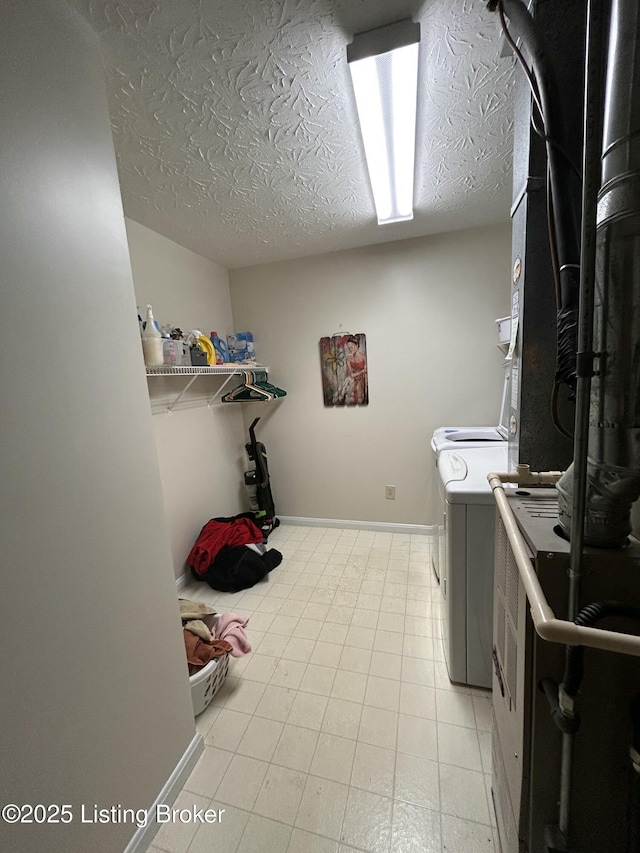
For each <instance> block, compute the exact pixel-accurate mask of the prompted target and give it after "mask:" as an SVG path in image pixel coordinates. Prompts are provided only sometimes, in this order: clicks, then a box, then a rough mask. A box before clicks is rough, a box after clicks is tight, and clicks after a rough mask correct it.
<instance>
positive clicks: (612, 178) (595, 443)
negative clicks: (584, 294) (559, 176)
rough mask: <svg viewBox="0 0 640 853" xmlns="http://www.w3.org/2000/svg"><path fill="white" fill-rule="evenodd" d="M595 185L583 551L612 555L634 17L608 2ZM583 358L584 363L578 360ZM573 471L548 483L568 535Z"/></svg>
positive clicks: (631, 208)
mask: <svg viewBox="0 0 640 853" xmlns="http://www.w3.org/2000/svg"><path fill="white" fill-rule="evenodd" d="M602 151H603V153H602V179H601V187H600V192H599V194H598V204H597V220H596V221H597V248H596V271H595V302H594V330H593V332H594V334H593V348H594V353H595V372H594V376H593V379H592V382H591V400H590V411H589V446H588V458H587V467H586V496H585V504H586V513H585V527H584V544H585V545H590V546H594V547H599V548H620V547H623V546H624V545H625V544H626V542H627V537H628V535H629V533H630V532H631V523H630V514H631V507H632V504H633V503H634V502H635V500H636V499H637V498H638V496H639V495H640V8H639V6H638V3H637V0H613V3H612V9H611V28H610V39H609V53H608V65H607V81H606V97H605V106H604V133H603V145H602ZM585 355H586V356H587V357H589V356H590V355H591V354H585ZM573 483H574V470H573V465H571V466H570V467H569V468H568V470H567V471H566V473H565V474H564V476H563V477H562V479H561V480H560V481H559V483H558V491H559V498H560V500H559V520H560V524H561V526H562V527H563V528H564V530H565V531H566V533H567V535H570V532H571V516H572V511H573Z"/></svg>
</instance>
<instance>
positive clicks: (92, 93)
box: [0, 0, 195, 853]
mask: <svg viewBox="0 0 640 853" xmlns="http://www.w3.org/2000/svg"><path fill="white" fill-rule="evenodd" d="M0 79H1V80H2V86H0V114H2V116H3V122H2V154H1V163H2V168H0V196H1V197H2V218H1V219H0V255H1V256H2V269H1V271H0V275H1V276H2V312H0V324H1V329H0V364H1V365H2V371H1V374H0V385H1V392H2V401H3V403H2V418H0V442H1V446H2V457H1V462H0V480H1V482H2V490H1V493H0V519H1V521H0V540H1V541H2V560H3V573H2V574H3V578H2V596H1V597H0V600H1V602H2V603H1V605H0V607H1V611H2V612H1V618H0V633H1V637H0V655H1V656H2V665H1V672H2V688H1V691H0V695H1V697H2V698H1V700H0V702H1V706H2V714H1V736H2V747H1V753H2V768H3V770H2V774H1V778H0V800H1V801H2V803H17V804H22V803H42V804H49V803H58V804H60V803H61V804H70V805H72V807H73V813H74V819H73V821H72V822H71V823H68V824H59V825H57V826H47V825H43V824H35V823H34V824H13V825H9V824H8V823H2V824H0V839H1V840H0V847H1V848H2V849H3V850H16V851H17V850H20V851H22V853H35V851H38V850H57V851H66V852H67V853H75V852H76V851H77V853H80V851H87V850H91V851H94V853H99V851H104V853H113V851H116V850H122V849H123V848H124V847H125V846H126V844H127V843H128V841H129V839H130V838H131V836H132V835H133V833H134V831H135V829H136V827H135V826H134V825H132V824H131V823H117V822H112V823H109V824H90V823H85V824H83V823H82V822H81V815H80V806H81V804H86V805H87V807H88V808H89V810H91V809H92V808H93V805H94V804H97V805H98V806H99V807H103V806H104V807H110V806H111V805H113V804H122V805H123V806H124V807H127V808H148V807H150V806H151V804H152V802H153V801H154V799H155V798H156V796H157V795H158V794H159V793H160V791H161V789H162V787H163V785H164V784H165V782H166V781H167V779H168V778H169V776H170V774H171V773H172V772H173V770H174V768H175V767H176V765H177V764H178V762H179V761H180V759H181V758H182V757H183V755H184V754H185V751H186V750H187V749H188V748H189V746H190V745H191V744H192V743H193V739H194V737H195V727H194V721H193V712H192V707H191V701H190V695H189V687H188V679H187V667H186V663H185V655H184V645H183V641H182V632H181V629H180V621H179V612H178V605H177V597H176V591H175V583H174V578H173V571H172V565H171V554H170V550H169V541H168V537H167V533H166V529H165V525H164V510H163V504H162V494H161V486H160V476H159V471H158V464H157V459H156V453H155V448H154V440H153V432H152V427H151V415H150V413H149V403H148V397H147V388H146V380H145V376H144V370H143V366H142V362H141V360H140V343H139V336H138V328H137V321H136V319H135V299H134V293H133V284H132V280H131V270H130V265H129V256H128V252H127V241H126V233H125V228H124V219H123V215H122V207H121V201H120V192H119V186H118V179H117V173H116V166H115V158H114V152H113V144H112V139H111V129H110V122H109V115H108V110H107V101H106V94H105V90H104V83H103V77H102V68H101V64H100V58H99V51H98V46H97V43H96V39H95V37H94V36H93V34H91V33H89V31H88V29H87V28H86V26H85V25H84V24H82V23H81V22H80V20H79V19H78V18H77V17H76V16H75V14H74V13H73V12H71V11H70V9H69V8H68V6H67V5H66V4H65V3H64V2H62V0H32V2H29V3H26V4H20V3H9V4H5V8H4V10H3V20H2V28H0Z"/></svg>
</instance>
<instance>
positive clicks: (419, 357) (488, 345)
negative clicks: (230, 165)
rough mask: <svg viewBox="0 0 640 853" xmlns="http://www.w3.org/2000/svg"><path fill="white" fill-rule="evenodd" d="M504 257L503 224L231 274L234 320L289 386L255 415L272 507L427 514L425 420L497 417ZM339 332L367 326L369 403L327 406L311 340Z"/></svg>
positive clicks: (283, 511) (331, 514) (489, 421)
mask: <svg viewBox="0 0 640 853" xmlns="http://www.w3.org/2000/svg"><path fill="white" fill-rule="evenodd" d="M510 256H511V229H510V225H509V224H508V223H505V225H504V226H492V227H487V228H481V229H476V230H472V231H463V232H457V233H450V234H443V235H439V236H436V237H425V238H421V239H417V240H406V241H403V242H398V243H387V244H384V245H382V246H371V247H369V248H365V249H356V250H352V251H344V252H336V253H333V254H327V255H319V256H316V257H313V258H306V259H302V260H295V261H287V262H283V263H276V264H269V265H264V266H259V267H252V268H247V269H241V270H232V271H231V272H230V282H231V301H232V305H233V314H234V319H235V322H236V326H237V327H238V329H239V330H250V331H253V333H254V335H255V345H256V354H257V358H258V360H259V361H263V362H264V363H266V364H268V365H269V367H270V368H271V379H272V381H273V382H274V383H275V384H276V385H280V386H281V387H282V388H284V389H285V390H286V391H287V392H288V396H287V397H286V398H284V400H283V401H282V402H279V403H276V404H267V405H265V406H264V407H263V409H262V410H261V411H260V412H259V413H260V414H263V413H264V416H265V417H264V420H263V422H261V423H260V424H259V426H258V432H259V438H260V439H261V440H262V441H264V443H265V445H266V447H267V451H268V454H269V466H270V471H271V481H272V489H273V492H274V498H275V504H276V509H277V512H278V514H279V515H291V516H302V517H308V518H337V519H354V520H360V521H380V522H396V523H411V524H432V523H435V521H436V518H435V512H434V507H433V506H432V503H433V501H432V492H431V488H432V485H431V483H432V468H433V464H432V459H431V451H430V448H429V440H430V438H431V434H432V432H433V430H434V429H435V428H436V427H438V426H446V425H474V426H476V425H482V424H486V425H495V424H496V423H497V420H498V417H499V407H500V398H501V391H502V379H503V371H502V356H501V353H500V352H499V350H498V348H497V346H496V342H497V337H496V327H495V323H494V320H495V319H496V318H497V317H502V316H505V315H507V314H509V281H510ZM345 331H349V332H352V333H357V332H364V333H365V334H366V335H367V355H368V362H369V398H370V403H369V406H368V407H352V408H325V407H324V405H323V399H322V388H321V378H320V359H319V340H320V338H321V337H323V336H326V335H329V336H330V335H332V334H334V333H336V332H345ZM259 405H260V404H252V406H251V408H252V411H251V412H247V413H246V414H245V418H247V419H248V418H249V417H252V416H254V415H253V410H254V409H255V410H257V407H258V406H259ZM269 406H271V408H269ZM387 484H392V485H395V486H396V500H395V501H393V502H392V501H388V500H385V495H384V487H385V485H387Z"/></svg>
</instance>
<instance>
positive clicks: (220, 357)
mask: <svg viewBox="0 0 640 853" xmlns="http://www.w3.org/2000/svg"><path fill="white" fill-rule="evenodd" d="M211 343H212V344H213V348H214V350H215V351H216V364H228V363H229V350H228V349H227V345H226V343H225V342H224V341H223V340H222V338H219V337H218V333H217V332H211Z"/></svg>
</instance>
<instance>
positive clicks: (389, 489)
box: [384, 486, 396, 501]
mask: <svg viewBox="0 0 640 853" xmlns="http://www.w3.org/2000/svg"><path fill="white" fill-rule="evenodd" d="M384 496H385V498H386V499H387V500H388V501H395V499H396V487H395V486H385V487H384Z"/></svg>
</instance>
